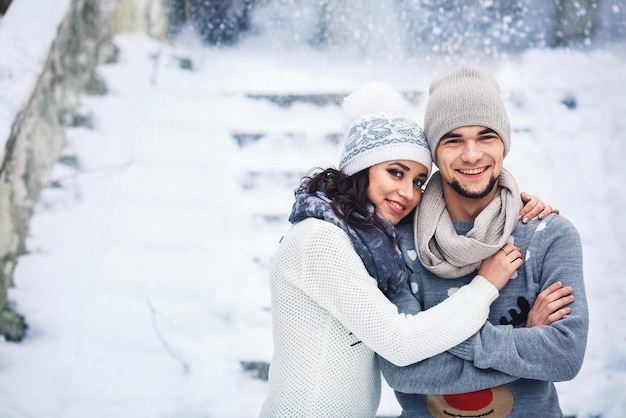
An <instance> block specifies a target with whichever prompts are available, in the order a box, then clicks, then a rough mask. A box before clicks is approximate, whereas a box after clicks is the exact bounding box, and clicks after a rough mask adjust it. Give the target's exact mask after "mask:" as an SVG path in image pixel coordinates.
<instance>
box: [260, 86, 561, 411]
mask: <svg viewBox="0 0 626 418" xmlns="http://www.w3.org/2000/svg"><path fill="white" fill-rule="evenodd" d="M351 103H352V104H355V103H356V108H360V109H372V108H377V109H384V110H386V111H385V112H365V114H363V116H360V117H358V118H357V119H356V120H355V121H354V122H353V123H352V124H351V126H350V128H349V130H348V135H347V138H346V145H345V149H344V151H343V156H342V159H341V162H340V164H339V167H338V168H339V169H338V170H335V169H326V170H323V171H321V172H319V173H317V174H314V175H312V176H311V177H307V178H305V179H304V180H303V182H302V184H301V186H300V188H299V189H298V190H297V191H296V201H295V204H294V206H293V210H292V213H291V216H290V221H291V222H292V223H294V225H293V226H292V227H291V229H290V230H289V231H288V232H287V234H286V235H285V236H284V237H283V239H282V241H281V244H280V247H279V248H278V251H277V253H276V256H275V258H274V261H273V265H272V270H271V292H272V316H273V333H274V355H273V359H272V362H271V367H270V390H269V394H268V397H267V399H266V402H265V404H264V406H263V409H262V411H261V416H262V417H304V416H315V417H332V416H337V417H352V416H353V417H359V418H362V417H373V416H374V415H375V413H376V410H377V408H378V404H379V400H380V372H379V370H378V365H377V362H376V359H375V352H377V353H379V354H380V355H382V356H383V357H385V358H386V359H388V360H389V361H391V362H393V363H394V364H398V365H408V364H412V363H415V362H417V361H421V360H423V359H425V358H428V357H430V356H433V355H435V354H438V353H440V352H443V351H445V350H447V349H449V348H451V347H453V346H455V345H457V344H459V343H461V342H462V341H464V340H465V339H467V338H468V337H470V336H471V335H473V334H474V333H475V332H476V331H477V330H478V329H479V328H480V327H481V326H482V325H483V324H484V323H485V321H486V319H487V314H488V312H489V305H490V304H491V302H492V301H493V300H495V298H496V297H497V296H498V291H499V290H500V289H502V287H503V286H504V285H505V284H506V282H507V281H508V279H509V277H510V276H511V275H512V274H513V272H514V271H515V270H516V269H517V268H518V267H519V266H520V265H521V264H522V260H521V253H520V252H519V251H518V249H517V248H516V247H514V246H513V245H511V244H507V245H506V246H505V247H507V248H505V251H498V252H497V253H496V254H494V255H493V256H491V257H489V258H488V259H486V260H484V261H483V263H482V266H481V268H480V270H479V271H478V275H477V276H476V277H475V278H474V280H473V281H472V282H471V283H470V284H468V285H466V286H464V287H462V288H461V289H459V290H458V291H457V292H455V293H454V294H453V295H452V296H450V298H448V299H447V300H446V301H444V302H442V303H441V304H440V305H438V306H435V307H433V308H431V309H429V310H427V311H423V312H420V313H419V314H417V315H402V314H398V312H397V309H396V307H395V305H393V304H392V303H391V302H390V301H389V300H388V299H387V297H386V295H394V296H396V297H398V295H399V296H400V297H404V296H405V295H406V297H411V298H412V297H413V296H412V295H411V294H410V291H409V290H408V289H406V287H405V286H406V284H407V278H408V271H407V267H406V265H405V263H404V262H403V259H402V255H401V253H400V251H399V250H398V247H397V244H396V241H395V240H396V230H395V225H396V224H398V222H400V221H401V220H402V219H404V218H406V217H407V215H409V214H411V213H412V212H413V210H414V209H415V208H416V207H417V205H418V203H419V201H420V199H421V192H422V186H423V184H424V183H425V181H426V179H427V178H428V174H429V172H430V169H431V163H432V161H431V154H430V150H429V149H428V145H427V143H426V140H425V138H424V136H423V132H422V130H421V128H420V127H419V126H418V125H416V124H415V123H414V122H412V121H411V120H410V119H408V118H406V117H404V116H402V114H403V110H402V109H401V108H402V106H404V101H403V99H402V98H401V96H400V95H399V94H398V93H397V92H395V91H394V90H393V89H391V88H389V87H387V86H384V85H379V84H369V85H366V86H364V87H363V88H362V89H361V90H357V91H356V92H354V93H353V94H351V95H350V96H348V98H346V100H345V101H344V113H350V109H346V107H347V106H348V105H350V104H351ZM398 104H400V106H398ZM351 108H354V106H351ZM389 109H391V112H390V111H388V110H389ZM356 113H359V112H358V111H357V112H356ZM527 206H528V205H527ZM530 206H531V207H533V208H534V209H533V211H531V213H530V214H531V215H530V217H532V216H535V215H536V214H537V213H539V212H541V210H540V209H541V207H542V206H543V205H542V204H541V202H539V203H538V204H537V202H535V201H533V202H531V205H530ZM545 211H547V212H546V213H549V212H550V211H551V208H547V209H545ZM526 212H528V209H526V211H524V213H526ZM553 290H554V289H553ZM553 298H556V297H555V296H553ZM544 310H545V311H547V308H545V309H544ZM556 310H557V309H554V308H552V310H551V311H550V312H546V313H545V314H544V313H541V314H540V315H543V317H547V316H548V314H549V313H554V312H555V311H556ZM459 312H462V313H463V315H459V314H458V313H459ZM542 312H543V311H542Z"/></svg>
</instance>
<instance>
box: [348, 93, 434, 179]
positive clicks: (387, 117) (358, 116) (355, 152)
mask: <svg viewBox="0 0 626 418" xmlns="http://www.w3.org/2000/svg"><path fill="white" fill-rule="evenodd" d="M405 111H407V113H408V103H406V102H405V101H404V99H403V98H402V95H400V93H398V92H397V91H396V90H394V89H393V88H391V87H390V86H388V85H386V84H381V83H373V82H372V83H368V84H365V85H364V86H362V87H361V88H359V89H357V90H355V91H354V92H353V93H351V94H350V95H348V96H347V97H346V98H345V99H344V102H343V105H342V113H343V122H344V126H345V128H344V129H345V131H346V133H345V135H346V143H345V147H344V150H343V155H342V156H341V161H340V163H339V166H338V168H339V170H341V171H343V172H344V173H346V174H347V175H349V176H351V175H353V174H355V173H358V172H359V171H361V170H365V169H366V168H369V167H371V166H373V165H376V164H379V163H382V162H385V161H390V160H411V161H416V162H418V163H420V164H423V165H424V166H425V167H426V169H427V170H428V172H429V173H430V170H431V167H432V157H431V153H430V149H429V148H428V143H427V142H426V138H425V136H424V131H423V130H422V128H421V127H420V126H419V125H418V124H417V123H415V122H414V121H412V120H411V119H409V118H408V117H407V116H406V115H405V114H404V113H405ZM350 120H352V122H351V123H349V121H350Z"/></svg>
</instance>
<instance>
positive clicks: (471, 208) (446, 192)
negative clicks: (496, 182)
mask: <svg viewBox="0 0 626 418" xmlns="http://www.w3.org/2000/svg"><path fill="white" fill-rule="evenodd" d="M446 186H447V185H445V186H444V188H443V199H444V201H445V202H446V209H447V210H448V214H449V215H450V218H451V219H452V220H453V221H457V222H474V220H475V219H476V217H477V216H478V215H479V214H480V212H482V210H483V209H485V208H486V207H487V205H489V203H491V201H492V200H493V198H494V196H495V195H496V193H497V190H498V187H497V186H496V187H494V188H493V190H492V191H491V192H490V193H489V194H488V195H487V196H485V197H482V198H480V199H471V198H469V197H464V196H461V195H460V194H458V193H457V192H456V191H454V190H453V189H452V188H451V187H449V186H448V187H446Z"/></svg>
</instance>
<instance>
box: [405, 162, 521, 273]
mask: <svg viewBox="0 0 626 418" xmlns="http://www.w3.org/2000/svg"><path fill="white" fill-rule="evenodd" d="M442 184H443V182H442V179H441V173H440V172H438V171H437V172H436V173H434V174H433V176H432V177H431V179H430V180H429V183H428V187H426V191H425V192H424V194H423V196H422V201H421V202H420V205H419V207H418V210H417V211H416V213H415V218H414V221H413V222H414V228H413V231H414V239H415V246H416V248H417V253H418V256H419V259H420V261H421V262H422V265H423V266H424V267H425V268H426V269H427V270H429V271H431V272H432V273H434V274H436V275H437V276H439V277H441V278H445V279H454V278H458V277H462V276H464V275H466V274H470V273H472V272H473V271H475V270H477V269H478V268H479V267H480V263H481V261H482V260H484V259H485V258H487V257H489V256H490V255H492V254H494V253H495V252H496V251H498V250H499V249H500V248H502V246H503V245H504V243H505V242H506V241H507V239H508V238H509V237H510V235H511V233H512V232H513V229H514V228H515V225H516V224H517V219H518V214H519V211H520V209H521V208H522V201H521V199H520V196H519V192H518V189H517V184H516V183H515V180H514V179H513V176H511V174H510V173H509V172H508V171H506V170H504V169H502V172H501V174H500V177H499V179H498V193H497V194H496V196H495V197H494V199H493V200H492V201H491V203H489V205H488V206H487V207H486V208H485V209H483V210H482V212H480V214H479V215H478V216H477V217H476V219H475V220H474V226H473V227H472V229H471V230H470V231H469V232H468V233H467V234H466V235H458V234H457V233H456V231H455V229H454V225H453V224H452V219H450V215H449V214H448V211H447V210H446V203H445V202H444V199H443V187H442Z"/></svg>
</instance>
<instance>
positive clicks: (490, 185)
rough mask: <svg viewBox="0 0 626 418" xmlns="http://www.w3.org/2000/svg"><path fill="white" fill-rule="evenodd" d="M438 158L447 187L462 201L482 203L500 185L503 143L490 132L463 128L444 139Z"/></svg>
mask: <svg viewBox="0 0 626 418" xmlns="http://www.w3.org/2000/svg"><path fill="white" fill-rule="evenodd" d="M436 156H437V167H439V171H440V172H441V176H442V178H443V182H444V185H447V186H448V187H450V188H452V189H453V190H454V191H455V192H456V193H458V194H459V195H461V196H463V197H466V198H470V199H481V198H483V197H485V196H488V195H489V194H490V192H492V191H493V190H494V186H495V185H496V184H497V180H498V177H499V176H500V171H501V170H502V161H503V160H504V143H503V142H502V139H501V138H500V136H499V135H498V134H497V133H495V132H494V131H493V130H491V129H489V128H485V127H484V126H463V127H460V128H457V129H454V130H452V131H450V132H448V133H447V134H445V135H444V136H443V137H442V138H441V141H440V142H439V145H438V146H437V152H436ZM444 187H446V186H444Z"/></svg>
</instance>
